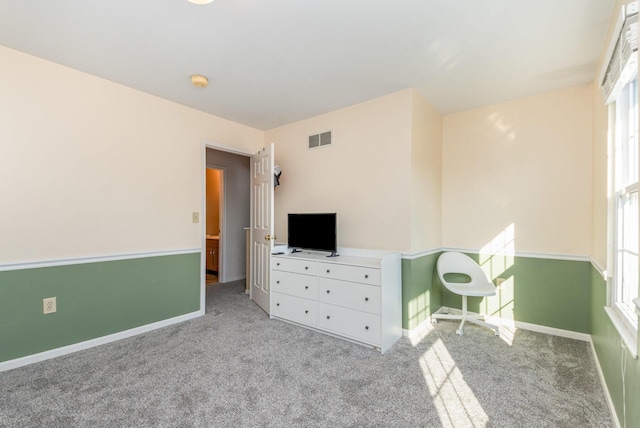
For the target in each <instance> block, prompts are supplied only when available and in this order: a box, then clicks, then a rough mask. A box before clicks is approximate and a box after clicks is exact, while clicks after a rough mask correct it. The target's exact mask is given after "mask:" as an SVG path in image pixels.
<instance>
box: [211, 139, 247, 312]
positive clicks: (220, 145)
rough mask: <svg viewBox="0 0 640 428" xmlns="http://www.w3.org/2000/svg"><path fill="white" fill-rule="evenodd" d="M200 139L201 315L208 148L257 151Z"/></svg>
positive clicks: (229, 150) (224, 150)
mask: <svg viewBox="0 0 640 428" xmlns="http://www.w3.org/2000/svg"><path fill="white" fill-rule="evenodd" d="M200 141H201V143H200V146H201V148H200V213H201V215H200V267H201V269H200V315H204V314H205V307H206V290H207V276H206V273H205V269H202V267H203V266H206V263H207V259H206V257H207V239H206V233H207V224H206V220H205V219H206V214H207V149H213V150H219V151H222V152H229V153H234V154H236V155H241V156H246V157H247V158H251V156H253V155H254V154H255V153H254V152H253V151H250V150H245V149H241V148H238V147H232V146H227V145H226V144H222V143H219V142H217V141H211V140H207V139H201V140H200ZM225 193H226V192H225ZM220 261H222V259H220ZM218 279H220V277H218Z"/></svg>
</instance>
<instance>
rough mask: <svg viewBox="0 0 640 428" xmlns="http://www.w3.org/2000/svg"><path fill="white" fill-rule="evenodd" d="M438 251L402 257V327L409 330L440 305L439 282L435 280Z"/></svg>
mask: <svg viewBox="0 0 640 428" xmlns="http://www.w3.org/2000/svg"><path fill="white" fill-rule="evenodd" d="M438 255H439V253H436V254H431V255H427V256H424V257H420V258H416V259H402V328H403V329H406V330H411V329H414V328H416V327H418V326H419V325H420V323H421V322H423V321H424V320H426V319H427V318H428V317H429V316H431V312H432V311H435V310H437V309H438V308H439V307H440V306H442V303H441V299H442V290H441V288H440V287H441V284H440V283H439V282H436V270H435V266H436V260H437V259H438Z"/></svg>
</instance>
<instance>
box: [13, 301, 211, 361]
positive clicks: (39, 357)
mask: <svg viewBox="0 0 640 428" xmlns="http://www.w3.org/2000/svg"><path fill="white" fill-rule="evenodd" d="M202 315H203V313H202V312H201V311H196V312H191V313H188V314H185V315H180V316H177V317H174V318H169V319H166V320H162V321H158V322H154V323H151V324H146V325H143V326H140V327H135V328H132V329H129V330H125V331H120V332H118V333H113V334H109V335H107V336H102V337H97V338H95V339H90V340H86V341H84V342H79V343H74V344H73V345H67V346H63V347H61V348H56V349H51V350H49V351H44V352H40V353H38V354H33V355H27V356H25V357H20V358H16V359H13V360H9V361H4V362H2V363H0V372H3V371H6V370H11V369H15V368H18V367H22V366H26V365H29V364H33V363H38V362H40V361H44V360H49V359H51V358H56V357H60V356H62V355H67V354H71V353H73V352H78V351H82V350H84V349H89V348H93V347H95V346H99V345H104V344H106V343H110V342H115V341H117V340H121V339H126V338H128V337H131V336H136V335H138V334H142V333H147V332H149V331H152V330H157V329H159V328H162V327H167V326H170V325H173V324H178V323H181V322H184V321H188V320H190V319H193V318H197V317H199V316H202Z"/></svg>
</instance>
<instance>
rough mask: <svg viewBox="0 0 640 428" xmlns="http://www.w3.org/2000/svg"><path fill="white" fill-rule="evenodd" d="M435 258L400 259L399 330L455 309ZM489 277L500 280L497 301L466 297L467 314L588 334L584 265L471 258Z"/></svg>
mask: <svg viewBox="0 0 640 428" xmlns="http://www.w3.org/2000/svg"><path fill="white" fill-rule="evenodd" d="M439 254H440V253H436V254H431V255H427V256H424V257H420V258H416V259H403V260H402V303H403V311H402V314H403V318H402V328H404V329H408V330H411V329H413V328H415V327H417V326H418V325H419V324H420V323H421V322H423V321H424V320H425V319H427V318H428V317H429V316H430V315H431V313H432V312H435V311H436V310H438V308H440V307H441V306H447V307H450V308H458V309H460V308H461V306H462V300H461V299H460V296H458V295H456V294H453V293H451V292H449V291H448V290H446V289H445V288H444V287H443V286H442V284H441V283H440V280H439V279H438V277H437V274H436V269H435V266H436V260H437V259H438V256H439ZM470 256H471V257H472V258H473V259H474V260H476V262H478V263H479V264H480V265H481V266H482V267H483V268H484V269H485V270H486V272H487V273H488V274H489V276H490V277H491V278H498V277H500V278H504V279H505V282H504V283H503V284H502V285H501V286H500V287H499V288H498V292H497V295H496V296H492V297H488V298H469V301H468V305H469V310H470V311H473V312H479V313H485V314H489V315H494V316H499V317H501V318H505V319H512V320H515V321H521V322H527V323H531V324H537V325H542V326H547V327H553V328H559V329H563V330H570V331H575V332H580V333H589V332H590V330H591V321H590V319H591V299H590V289H589V284H590V281H591V280H590V272H591V270H590V269H591V264H590V263H589V262H586V261H570V260H555V259H554V260H552V259H541V258H531V257H500V256H492V257H485V256H479V255H477V254H470Z"/></svg>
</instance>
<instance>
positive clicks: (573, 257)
mask: <svg viewBox="0 0 640 428" xmlns="http://www.w3.org/2000/svg"><path fill="white" fill-rule="evenodd" d="M431 251H432V253H431V254H433V252H435V251H436V250H431ZM437 251H443V252H444V251H458V252H460V253H467V254H486V253H483V252H481V251H480V250H473V249H469V248H455V247H442V248H440V249H439V250H437ZM425 255H427V254H425ZM496 255H504V256H513V257H526V258H532V259H548V260H566V261H576V262H590V261H591V258H590V257H589V256H585V255H581V254H561V253H533V252H525V251H516V252H515V253H513V254H503V253H496Z"/></svg>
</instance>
